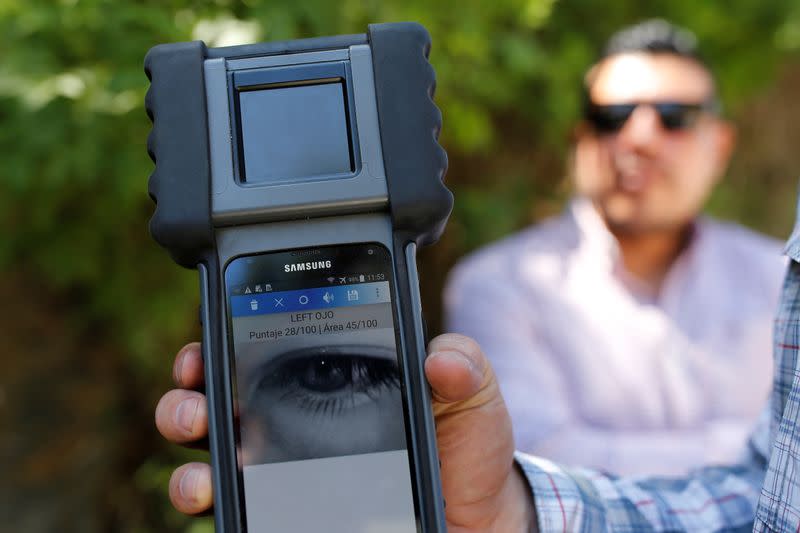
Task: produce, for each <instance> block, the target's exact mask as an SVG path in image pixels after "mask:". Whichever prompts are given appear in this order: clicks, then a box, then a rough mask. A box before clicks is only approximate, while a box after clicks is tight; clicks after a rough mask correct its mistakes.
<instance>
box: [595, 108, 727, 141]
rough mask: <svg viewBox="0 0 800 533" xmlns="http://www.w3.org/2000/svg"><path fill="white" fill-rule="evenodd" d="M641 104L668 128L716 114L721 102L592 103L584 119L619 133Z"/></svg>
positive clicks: (605, 131)
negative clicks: (651, 110) (653, 112)
mask: <svg viewBox="0 0 800 533" xmlns="http://www.w3.org/2000/svg"><path fill="white" fill-rule="evenodd" d="M640 105H644V106H648V107H652V108H653V109H654V110H655V111H656V114H658V119H659V120H660V121H661V126H662V127H663V128H664V129H665V130H668V131H679V130H686V129H689V128H691V127H693V126H694V125H695V124H696V123H697V119H698V118H700V116H701V115H702V114H703V113H716V112H717V108H718V106H717V104H716V102H715V101H713V100H709V101H707V102H702V103H699V104H693V103H684V102H633V103H629V104H610V105H598V104H595V103H592V102H589V103H588V105H587V106H586V110H585V112H584V118H585V119H586V121H587V122H588V123H589V124H591V125H592V127H593V128H594V130H595V131H596V132H598V133H603V134H608V133H616V132H618V131H619V130H621V129H622V128H623V126H625V123H626V122H627V121H628V119H629V118H630V116H631V115H632V114H633V112H634V110H635V109H636V108H637V107H639V106H640Z"/></svg>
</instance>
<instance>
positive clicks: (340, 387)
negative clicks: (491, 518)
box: [233, 283, 417, 533]
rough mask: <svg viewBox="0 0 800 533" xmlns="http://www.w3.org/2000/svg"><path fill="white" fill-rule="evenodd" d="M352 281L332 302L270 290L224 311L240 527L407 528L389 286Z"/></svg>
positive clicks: (410, 523)
mask: <svg viewBox="0 0 800 533" xmlns="http://www.w3.org/2000/svg"><path fill="white" fill-rule="evenodd" d="M375 285H380V286H378V287H375V288H373V286H375ZM352 287H353V289H350V290H348V289H346V288H343V289H342V291H341V292H339V293H336V294H335V297H336V300H335V301H336V304H335V305H338V302H339V301H340V300H342V303H341V305H342V307H330V306H329V307H327V308H324V309H320V308H318V309H313V308H312V307H313V302H314V298H315V294H316V293H309V294H310V295H311V298H310V303H308V304H303V303H302V302H308V301H309V299H308V298H304V299H303V300H300V301H299V303H298V302H296V301H294V300H298V296H297V294H296V293H292V292H285V293H280V292H278V293H270V294H265V295H263V297H262V298H261V299H259V300H258V301H256V300H253V303H252V306H250V305H251V303H250V300H247V299H246V300H245V303H246V304H248V305H246V306H245V309H244V310H243V311H242V312H243V313H250V314H249V315H247V316H236V314H235V313H234V318H233V339H234V346H235V350H236V353H235V358H236V372H235V375H236V389H237V408H238V413H239V429H240V435H241V439H240V440H241V443H240V444H241V459H242V463H243V465H244V470H243V476H244V493H245V502H246V507H245V513H246V515H247V527H248V531H249V532H250V533H255V532H262V531H263V532H273V531H274V532H294V531H297V532H318V531H319V532H326V533H416V531H417V529H416V521H415V515H414V505H413V493H412V487H411V477H410V467H409V459H408V452H407V449H406V436H405V423H404V414H403V404H402V397H401V393H400V376H399V371H398V366H397V354H396V346H395V332H394V321H393V316H392V305H391V303H390V302H389V301H387V298H386V296H385V295H386V294H388V283H386V284H385V288H384V287H383V284H372V285H369V284H367V285H363V286H362V285H353V286H352ZM368 288H369V289H368ZM312 290H313V289H312ZM353 291H361V292H360V293H359V294H360V296H358V298H359V299H357V300H356V299H354V298H356V296H355V292H353ZM320 294H322V293H320ZM323 296H324V298H325V301H328V300H330V299H331V298H332V297H334V292H333V290H331V292H330V293H327V292H326V293H324V294H323ZM348 296H349V297H350V298H353V299H352V300H348ZM300 297H304V295H302V294H301V295H300ZM368 297H369V298H371V299H368ZM289 298H292V299H293V300H292V301H291V302H290V301H289ZM277 300H280V301H281V305H293V306H294V307H297V306H299V305H302V306H303V308H298V310H293V311H292V312H279V309H276V306H277V304H276V303H275V302H276V301H277ZM362 302H363V304H362ZM375 302H377V303H375ZM306 305H307V306H308V307H309V308H308V309H306V308H305V306H306ZM320 305H325V304H320ZM328 305H330V302H329V301H328ZM262 311H263V312H264V314H261V313H262Z"/></svg>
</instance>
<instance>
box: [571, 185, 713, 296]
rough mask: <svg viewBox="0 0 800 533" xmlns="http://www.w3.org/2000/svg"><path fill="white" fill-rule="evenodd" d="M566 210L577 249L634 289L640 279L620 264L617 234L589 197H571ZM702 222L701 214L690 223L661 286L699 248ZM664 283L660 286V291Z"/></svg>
mask: <svg viewBox="0 0 800 533" xmlns="http://www.w3.org/2000/svg"><path fill="white" fill-rule="evenodd" d="M567 212H568V214H569V216H570V217H571V218H572V220H573V221H574V223H575V225H576V226H577V228H578V233H579V235H580V245H579V247H580V249H581V251H583V252H585V253H587V254H588V255H590V256H591V261H592V262H594V263H595V264H600V265H602V266H603V267H604V268H605V269H607V271H609V272H610V273H612V275H614V276H616V277H617V278H618V279H620V281H623V282H624V283H625V284H626V285H628V286H629V287H630V288H631V289H633V290H636V285H637V283H641V282H638V280H636V279H635V278H634V277H633V276H632V275H631V274H629V273H628V272H627V271H626V269H625V266H624V265H623V264H622V257H621V253H620V249H619V243H618V242H617V238H616V237H614V235H613V234H612V233H611V232H610V231H609V229H608V226H607V225H606V223H605V221H604V220H603V218H602V217H601V216H600V213H599V212H598V211H597V208H596V207H595V206H594V204H593V203H592V202H591V200H589V199H588V198H586V197H582V196H578V197H575V198H573V199H572V201H571V202H570V204H569V206H568V208H567ZM706 222H707V221H706V219H705V218H704V217H698V218H697V219H696V220H695V222H694V223H693V224H692V234H691V237H690V240H689V243H688V245H687V246H686V248H685V249H684V250H683V251H682V252H681V255H680V256H678V258H677V259H676V261H675V262H674V263H673V264H672V267H671V268H670V270H669V272H668V273H667V276H666V278H665V280H664V286H666V285H667V284H669V282H670V281H671V280H673V279H674V278H675V277H676V275H677V274H678V271H684V270H685V269H686V268H687V266H688V265H687V263H688V262H689V261H691V260H692V258H694V257H696V256H697V254H698V250H699V248H701V241H704V240H705V239H704V234H705V233H706V230H705V226H706V225H707V224H706ZM678 277H680V276H678ZM664 286H662V291H663V289H664ZM636 292H638V291H636Z"/></svg>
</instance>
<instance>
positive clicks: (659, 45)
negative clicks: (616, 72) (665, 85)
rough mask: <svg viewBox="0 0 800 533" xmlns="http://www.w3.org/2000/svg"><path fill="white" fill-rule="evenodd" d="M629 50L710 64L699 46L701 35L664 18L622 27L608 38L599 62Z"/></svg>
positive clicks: (704, 64)
mask: <svg viewBox="0 0 800 533" xmlns="http://www.w3.org/2000/svg"><path fill="white" fill-rule="evenodd" d="M626 52H647V53H651V54H673V55H676V56H681V57H685V58H687V59H693V60H695V61H697V62H698V63H700V64H702V65H703V66H705V67H706V68H708V65H707V64H706V62H705V60H704V59H703V58H702V56H701V55H700V52H699V50H698V48H697V37H695V35H694V33H692V32H691V31H689V30H687V29H685V28H681V27H679V26H675V25H674V24H671V23H669V22H667V21H666V20H663V19H650V20H645V21H644V22H640V23H638V24H634V25H633V26H628V27H626V28H622V29H621V30H619V31H618V32H616V33H615V34H614V35H612V36H611V37H609V38H608V40H607V41H606V44H605V46H604V47H603V48H602V51H601V54H600V57H599V58H598V62H600V61H602V60H603V59H605V58H607V57H610V56H613V55H617V54H623V53H626Z"/></svg>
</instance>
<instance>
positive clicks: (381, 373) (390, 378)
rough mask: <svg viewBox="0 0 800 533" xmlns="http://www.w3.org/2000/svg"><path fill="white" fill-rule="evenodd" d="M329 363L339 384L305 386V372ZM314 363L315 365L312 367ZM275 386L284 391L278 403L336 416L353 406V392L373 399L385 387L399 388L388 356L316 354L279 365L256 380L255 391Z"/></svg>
mask: <svg viewBox="0 0 800 533" xmlns="http://www.w3.org/2000/svg"><path fill="white" fill-rule="evenodd" d="M325 364H328V365H331V366H330V367H328V371H329V372H338V373H339V374H338V377H339V378H340V379H342V380H343V382H342V384H341V386H339V387H336V388H334V389H332V390H329V391H320V390H316V391H315V390H314V389H312V388H309V387H308V386H305V385H304V384H303V382H304V381H307V380H306V379H305V378H307V377H308V374H307V373H308V372H314V371H315V370H319V366H320V365H325ZM314 366H317V368H316V369H315V368H314ZM265 388H266V389H267V390H269V389H271V388H277V389H278V390H284V391H285V392H283V393H282V394H281V395H280V397H279V398H278V400H277V401H278V402H283V401H289V400H291V401H294V402H296V403H297V405H298V407H300V408H302V409H306V410H308V411H310V412H311V413H313V414H315V415H325V416H335V415H337V414H339V413H341V412H342V411H344V410H345V409H348V408H351V407H353V405H354V403H355V400H356V394H359V393H361V394H365V395H366V396H368V397H369V398H370V399H373V400H374V399H375V398H376V397H377V396H378V395H379V394H380V393H381V392H383V391H384V390H386V389H392V388H396V389H399V388H400V373H399V370H398V368H397V365H396V364H395V363H394V362H393V361H391V360H387V359H383V358H376V357H369V356H363V355H335V356H326V355H315V356H310V357H299V358H294V359H292V360H290V361H287V362H284V363H282V364H279V365H278V366H277V368H275V370H273V371H272V372H270V373H268V374H267V375H266V376H265V377H264V378H263V379H261V380H260V381H259V382H258V385H257V387H256V391H259V390H263V389H265Z"/></svg>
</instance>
